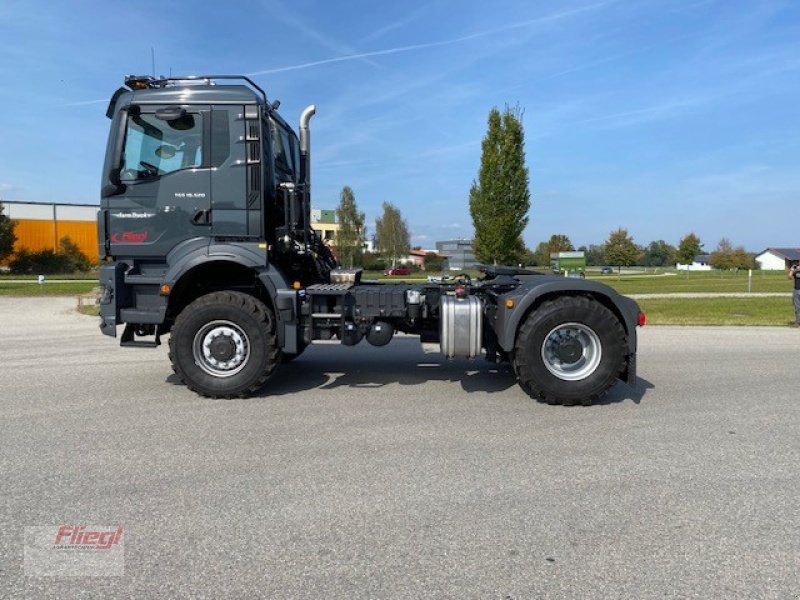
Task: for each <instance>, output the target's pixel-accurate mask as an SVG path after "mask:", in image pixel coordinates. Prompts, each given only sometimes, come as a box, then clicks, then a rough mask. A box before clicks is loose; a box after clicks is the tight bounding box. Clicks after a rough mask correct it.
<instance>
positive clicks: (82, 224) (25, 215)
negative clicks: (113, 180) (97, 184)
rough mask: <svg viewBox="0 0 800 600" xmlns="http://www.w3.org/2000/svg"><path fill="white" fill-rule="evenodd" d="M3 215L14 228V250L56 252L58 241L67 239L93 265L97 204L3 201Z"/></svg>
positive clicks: (94, 259)
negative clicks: (10, 221)
mask: <svg viewBox="0 0 800 600" xmlns="http://www.w3.org/2000/svg"><path fill="white" fill-rule="evenodd" d="M0 204H2V205H3V213H4V214H5V215H6V216H8V217H9V218H10V219H11V220H12V221H14V223H16V226H15V227H14V234H15V235H16V236H17V242H16V243H15V244H14V250H15V251H17V250H20V249H22V248H26V249H28V250H32V251H34V252H35V251H37V250H47V249H50V250H55V251H57V250H58V242H59V240H61V238H63V237H64V236H68V237H69V239H71V240H72V241H73V242H75V243H76V244H77V245H78V247H79V248H80V249H81V252H83V253H84V254H85V255H86V256H88V257H89V260H91V261H92V262H96V261H97V260H98V253H97V210H98V207H97V205H94V204H49V203H43V202H16V201H6V200H4V201H3V202H2V203H0Z"/></svg>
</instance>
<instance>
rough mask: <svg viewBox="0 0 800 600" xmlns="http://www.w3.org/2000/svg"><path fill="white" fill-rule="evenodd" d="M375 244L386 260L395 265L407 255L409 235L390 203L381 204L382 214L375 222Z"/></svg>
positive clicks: (398, 211)
mask: <svg viewBox="0 0 800 600" xmlns="http://www.w3.org/2000/svg"><path fill="white" fill-rule="evenodd" d="M375 244H376V245H377V246H378V248H379V249H380V251H381V253H383V255H384V256H386V258H388V259H389V260H391V261H392V266H393V267H394V266H395V265H396V264H397V259H398V258H400V257H401V256H405V255H406V254H408V250H409V248H410V246H411V234H410V233H409V232H408V224H407V223H406V221H405V219H404V218H403V215H401V214H400V210H399V209H398V208H397V207H396V206H395V205H394V204H392V203H390V202H384V203H383V214H382V215H381V216H380V217H379V218H378V219H376V220H375Z"/></svg>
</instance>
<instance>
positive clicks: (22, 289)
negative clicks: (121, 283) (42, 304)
mask: <svg viewBox="0 0 800 600" xmlns="http://www.w3.org/2000/svg"><path fill="white" fill-rule="evenodd" d="M96 287H97V281H74V282H73V281H69V282H65V283H54V282H46V283H44V284H42V285H39V284H38V283H36V282H35V281H31V282H25V283H10V282H7V281H3V280H1V279H0V296H79V295H80V294H86V293H88V292H91V291H92V290H93V289H94V288H96Z"/></svg>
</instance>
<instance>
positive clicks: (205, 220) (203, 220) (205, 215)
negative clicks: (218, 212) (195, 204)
mask: <svg viewBox="0 0 800 600" xmlns="http://www.w3.org/2000/svg"><path fill="white" fill-rule="evenodd" d="M192 224H193V225H211V209H210V208H206V209H203V210H198V211H197V212H196V213H194V216H193V217H192Z"/></svg>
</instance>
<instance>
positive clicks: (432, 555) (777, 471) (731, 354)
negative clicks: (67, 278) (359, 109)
mask: <svg viewBox="0 0 800 600" xmlns="http://www.w3.org/2000/svg"><path fill="white" fill-rule="evenodd" d="M73 304H74V300H71V299H59V298H39V299H20V298H16V299H8V298H3V299H0V356H2V360H3V367H2V380H0V381H2V388H0V411H1V412H0V414H2V419H0V442H1V443H0V528H2V533H3V535H2V536H0V597H12V598H16V597H34V598H35V597H77V596H79V595H80V596H81V597H136V598H166V597H173V596H182V597H209V598H222V597H237V598H246V597H260V598H324V599H329V598H348V599H349V598H422V597H424V598H496V599H506V598H514V599H522V598H534V597H549V598H623V597H625V598H655V597H668V598H670V597H671V598H685V597H696V598H737V597H738V598H761V597H769V598H797V597H798V594H800V583H799V582H798V579H799V578H800V416H798V415H800V410H798V407H799V405H800V391H799V390H800V386H798V382H800V370H799V369H798V362H799V361H798V357H800V331H797V330H791V329H788V328H787V329H778V328H774V329H771V328H759V329H757V328H753V329H735V328H667V327H664V328H645V329H644V330H643V332H642V336H641V345H642V350H641V354H640V375H641V377H642V380H641V381H640V384H639V387H638V389H636V390H631V389H630V388H628V387H626V386H624V385H621V384H620V385H618V386H617V387H616V388H614V390H613V391H612V394H611V396H610V398H609V401H608V403H607V404H605V405H602V406H595V407H589V408H581V407H576V408H560V407H550V406H546V405H541V404H537V403H535V402H533V401H531V400H530V399H528V398H527V397H526V396H525V395H524V394H523V393H522V392H521V391H520V390H519V389H518V387H517V386H516V385H515V383H514V381H513V378H512V376H511V374H510V373H509V372H508V370H507V369H495V368H490V367H489V366H488V365H486V364H485V363H482V362H478V363H474V364H470V363H467V362H465V361H464V362H462V361H456V362H452V363H447V362H445V361H442V360H441V359H440V358H439V357H438V355H425V354H423V353H422V352H421V351H420V349H419V345H418V344H417V343H416V341H415V340H413V339H410V338H405V339H396V340H395V341H393V342H392V344H391V345H390V346H389V347H388V348H386V349H383V350H382V351H381V350H372V349H371V348H369V347H368V346H366V345H364V346H359V347H357V348H342V347H331V346H319V347H313V348H311V349H309V351H308V353H307V354H305V355H304V356H303V357H302V358H301V359H299V360H298V361H296V362H295V363H293V364H291V365H288V366H287V367H285V368H284V369H282V371H281V372H280V373H278V374H277V375H276V376H275V378H274V380H273V381H272V385H271V387H270V388H269V390H267V391H265V393H264V395H263V396H261V397H258V398H254V399H251V400H241V401H214V400H207V399H200V398H197V397H195V396H194V395H192V394H191V393H189V392H187V390H185V389H184V388H183V387H180V386H178V385H176V384H175V380H174V379H173V377H172V376H171V371H170V368H169V365H168V363H167V361H166V353H165V351H164V349H163V348H161V349H159V350H157V351H152V350H139V349H121V348H118V347H117V346H116V345H115V343H114V342H113V341H112V340H111V339H109V338H104V337H102V336H100V334H99V332H98V330H97V327H96V322H95V320H94V319H91V318H88V317H84V316H81V315H77V314H75V313H73V312H72V306H73ZM58 524H103V525H124V528H125V534H124V538H123V542H124V553H125V575H124V576H122V577H95V578H51V577H42V578H33V577H27V578H26V577H25V576H24V573H23V568H22V556H23V527H26V526H35V525H58Z"/></svg>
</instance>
